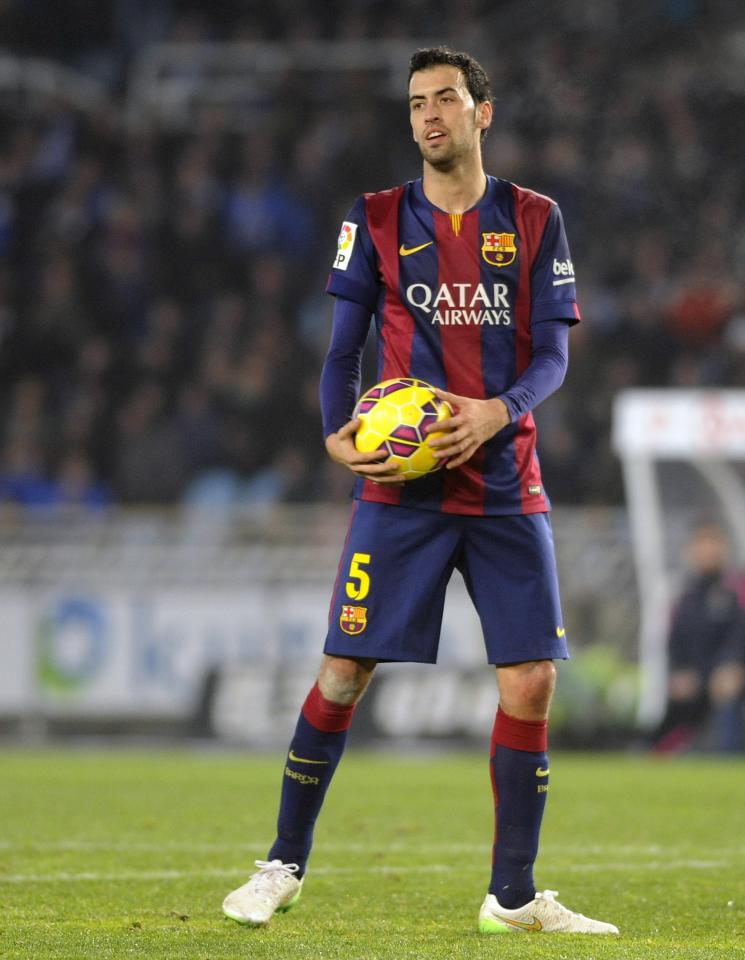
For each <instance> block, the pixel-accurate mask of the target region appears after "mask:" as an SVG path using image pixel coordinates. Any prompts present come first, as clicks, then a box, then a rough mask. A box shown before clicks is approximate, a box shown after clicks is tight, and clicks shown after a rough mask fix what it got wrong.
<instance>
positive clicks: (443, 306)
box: [223, 48, 618, 933]
mask: <svg viewBox="0 0 745 960" xmlns="http://www.w3.org/2000/svg"><path fill="white" fill-rule="evenodd" d="M409 105H410V111H411V126H412V130H413V134H414V140H415V142H416V143H417V145H418V147H419V149H420V151H421V154H422V158H423V161H424V170H423V176H422V178H421V179H420V180H415V181H412V182H409V183H407V184H405V185H404V186H401V187H396V188H394V189H393V190H385V191H383V192H381V193H377V194H366V195H365V196H363V197H361V198H360V199H359V200H358V201H357V203H356V204H355V205H354V207H353V208H352V210H351V212H350V213H349V215H348V218H347V220H345V221H344V223H343V224H342V229H341V233H340V236H339V244H338V251H337V256H336V259H335V261H334V265H333V268H332V271H331V276H330V278H329V283H328V291H329V292H330V293H331V294H333V295H334V296H335V297H336V303H335V308H334V325H333V333H332V339H331V345H330V348H329V352H328V355H327V357H326V362H325V364H324V369H323V375H322V380H321V406H322V412H323V421H324V434H325V436H326V448H327V450H328V453H329V455H330V456H331V457H332V458H333V459H334V460H335V461H337V462H338V463H340V464H342V465H344V466H346V467H348V468H349V469H350V470H351V471H352V472H353V473H355V474H356V475H357V482H356V486H355V502H354V507H353V510H352V519H351V522H350V528H349V533H348V536H347V540H346V542H345V545H344V548H343V551H342V557H341V562H340V566H339V576H338V578H337V583H336V586H335V588H334V594H333V597H332V601H331V608H330V617H329V631H328V635H327V638H326V645H325V648H324V657H323V662H322V664H321V669H320V672H319V675H318V680H317V682H316V684H315V685H314V687H313V689H312V690H311V691H310V693H309V694H308V697H307V699H306V701H305V703H304V704H303V708H302V711H301V714H300V718H299V720H298V724H297V727H296V730H295V735H294V737H293V740H292V743H291V744H290V750H289V753H288V756H287V760H286V763H285V769H284V777H283V783H282V796H281V802H280V810H279V820H278V832H277V838H276V840H275V842H274V844H273V846H272V848H271V849H270V851H269V854H268V858H267V860H266V861H257V866H258V867H259V870H258V872H257V873H255V874H254V875H253V876H252V877H251V878H250V879H249V881H248V882H247V883H246V884H244V885H243V886H242V887H239V888H238V889H237V890H235V891H234V892H233V893H231V894H229V895H228V897H227V898H226V899H225V902H224V904H223V910H224V912H225V913H226V914H227V916H229V917H231V918H233V919H234V920H237V921H239V922H241V923H247V924H254V925H261V924H265V923H267V922H268V921H269V920H270V918H271V917H272V915H273V914H274V913H275V912H277V911H282V910H286V909H288V908H289V907H290V906H292V905H293V904H294V903H295V902H296V900H297V899H298V897H299V895H300V891H301V884H302V877H303V875H304V873H305V869H306V864H307V860H308V857H309V854H310V849H311V843H312V837H313V827H314V824H315V821H316V818H317V816H318V813H319V811H320V808H321V804H322V802H323V798H324V795H325V792H326V789H327V787H328V785H329V783H330V781H331V778H332V776H333V773H334V770H335V769H336V766H337V764H338V763H339V760H340V759H341V754H342V751H343V749H344V742H345V739H346V732H347V729H348V728H349V726H350V724H351V721H352V715H353V713H354V709H355V704H356V703H357V702H358V700H359V699H360V697H361V696H362V694H363V692H364V690H365V688H366V686H367V684H368V682H369V681H370V678H371V677H372V674H373V671H374V668H375V664H376V663H377V662H378V661H381V660H393V661H415V662H420V663H434V662H435V661H436V658H437V646H438V641H439V635H440V624H441V617H442V609H443V603H444V595H445V588H446V585H447V582H448V580H449V579H450V576H451V574H452V571H453V569H454V568H456V567H457V568H458V569H459V570H460V571H461V573H462V574H463V577H464V579H465V582H466V586H467V588H468V591H469V593H470V596H471V598H472V600H473V602H474V605H475V606H476V609H477V611H478V613H479V617H480V620H481V624H482V628H483V631H484V642H485V645H486V650H487V655H488V660H489V662H490V663H492V664H494V665H495V666H496V672H497V682H498V686H499V709H498V711H497V716H496V720H495V723H494V730H493V733H492V739H491V756H490V767H491V778H492V787H493V792H494V806H495V821H496V822H495V839H494V847H493V862H492V873H491V882H490V884H489V891H488V893H487V895H486V898H485V900H484V902H483V905H482V907H481V912H480V915H479V929H480V930H481V932H482V933H502V932H507V931H543V932H571V933H617V932H618V931H617V929H616V927H614V926H613V925H612V924H609V923H602V922H600V921H597V920H591V919H588V918H587V917H584V916H582V915H581V914H577V913H574V912H572V911H571V910H568V909H567V908H566V907H564V906H562V905H561V904H559V903H558V902H557V901H556V899H555V895H554V893H553V892H552V891H549V890H547V891H544V892H542V893H539V892H537V891H536V888H535V885H534V882H533V863H534V862H535V859H536V855H537V852H538V838H539V832H540V825H541V819H542V816H543V808H544V805H545V801H546V794H547V788H548V772H549V767H548V758H547V755H546V749H547V734H546V727H547V717H548V711H549V704H550V701H551V696H552V693H553V689H554V682H555V667H554V664H553V661H554V659H557V658H565V657H566V656H567V648H566V640H565V636H564V627H563V625H562V618H561V609H560V604H559V590H558V582H557V576H556V564H555V558H554V549H553V539H552V534H551V527H550V523H549V518H548V510H549V508H550V505H549V501H548V498H547V496H546V494H545V492H544V489H543V485H542V483H541V476H540V469H539V465H538V460H537V457H536V452H535V442H536V430H535V424H534V421H533V416H532V414H531V410H532V409H533V408H534V407H535V406H536V405H537V404H538V403H540V402H541V400H543V399H545V398H546V397H547V396H548V395H549V394H550V393H552V392H553V391H554V390H556V389H557V388H558V387H559V386H560V385H561V383H562V381H563V379H564V374H565V371H566V366H567V344H568V332H569V327H570V326H571V325H572V324H574V323H576V322H577V321H578V320H579V311H578V309H577V305H576V301H575V296H576V295H575V287H574V269H573V266H572V261H571V259H570V255H569V249H568V246H567V242H566V237H565V234H564V228H563V224H562V220H561V215H560V213H559V209H558V207H557V206H556V204H555V203H554V202H553V201H552V200H549V199H548V198H547V197H543V196H540V195H539V194H536V193H533V192H532V191H530V190H525V189H523V188H521V187H517V186H515V185H514V184H512V183H509V182H507V181H505V180H499V179H497V178H494V177H491V176H487V175H486V174H485V173H484V169H483V166H482V160H481V140H482V139H483V137H484V136H485V134H486V131H487V130H488V128H489V126H490V124H491V122H492V100H491V95H490V91H489V81H488V78H487V76H486V74H485V72H484V70H483V69H482V67H481V66H480V65H479V64H478V63H477V62H476V61H475V60H474V59H473V58H472V57H470V56H468V55H467V54H464V53H454V52H452V51H449V50H447V49H445V48H434V49H430V50H420V51H418V52H417V53H415V54H414V56H413V57H412V59H411V63H410V71H409ZM371 316H374V317H375V324H376V328H377V333H378V374H379V377H378V379H379V380H387V379H392V378H396V377H415V378H419V379H422V380H426V381H429V382H430V383H432V384H434V385H435V386H437V387H438V391H437V392H438V396H440V398H442V399H444V400H447V401H449V402H450V404H451V405H452V407H453V408H454V410H455V416H454V417H452V419H450V420H449V421H448V422H447V425H446V428H445V429H447V431H448V432H447V434H446V435H445V436H444V437H442V438H441V439H440V440H438V441H433V446H436V449H437V454H438V456H439V457H441V458H442V459H443V460H444V461H445V467H444V469H443V470H441V471H439V472H437V473H434V474H432V475H430V476H428V477H425V478H423V479H420V480H416V481H413V482H411V483H407V484H405V485H404V484H403V483H402V481H401V477H400V476H397V470H396V467H395V465H394V464H390V463H387V462H385V459H384V458H385V457H386V454H385V453H381V452H376V453H368V454H361V453H358V452H357V450H356V448H355V446H354V433H355V430H356V428H357V427H358V425H359V424H358V422H357V421H354V420H351V421H350V417H351V415H352V411H353V409H354V404H355V401H356V399H357V396H358V393H359V387H360V383H359V380H360V358H361V355H362V350H363V347H364V344H365V341H366V338H367V333H368V328H369V324H370V318H371ZM437 429H438V430H441V429H443V426H442V425H438V426H437ZM352 603H353V604H354V606H353V607H352V606H351V604H352ZM350 609H351V610H353V611H355V612H354V616H353V617H352V616H351V614H350ZM360 610H362V611H363V613H360ZM355 618H356V619H355Z"/></svg>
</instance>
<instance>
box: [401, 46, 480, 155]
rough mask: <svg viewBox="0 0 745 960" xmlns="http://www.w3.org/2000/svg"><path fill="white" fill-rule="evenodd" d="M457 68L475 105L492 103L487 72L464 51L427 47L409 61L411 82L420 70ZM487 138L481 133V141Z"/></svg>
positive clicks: (418, 51)
mask: <svg viewBox="0 0 745 960" xmlns="http://www.w3.org/2000/svg"><path fill="white" fill-rule="evenodd" d="M442 66H445V67H456V68H457V69H458V70H460V71H461V73H462V74H463V76H464V78H465V81H466V87H467V89H468V92H469V93H470V94H471V96H472V97H473V99H474V102H475V103H485V102H487V103H492V102H493V100H494V98H493V97H492V92H491V87H490V85H489V77H488V76H487V74H486V70H484V68H483V67H482V66H481V64H480V63H479V62H478V60H475V59H474V58H473V57H472V56H471V55H470V54H469V53H464V52H463V51H462V50H450V49H449V47H427V48H425V49H422V50H417V51H416V52H415V53H413V54H412V57H411V60H410V61H409V80H411V78H412V76H413V74H415V73H417V72H418V71H419V70H427V69H428V68H429V67H442ZM485 136H486V130H482V131H481V139H482V140H483V139H484V137H485Z"/></svg>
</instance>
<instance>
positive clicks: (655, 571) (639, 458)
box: [612, 389, 745, 727]
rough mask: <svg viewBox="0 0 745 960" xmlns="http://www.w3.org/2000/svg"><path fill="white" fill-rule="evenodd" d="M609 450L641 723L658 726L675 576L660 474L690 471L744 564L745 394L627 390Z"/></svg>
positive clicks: (616, 411) (617, 404) (619, 401)
mask: <svg viewBox="0 0 745 960" xmlns="http://www.w3.org/2000/svg"><path fill="white" fill-rule="evenodd" d="M612 443H613V448H614V450H615V452H616V453H617V454H618V456H619V457H620V460H621V465H622V469H623V478H624V487H625V491H626V500H627V506H628V512H629V525H630V532H631V542H632V552H633V557H634V566H635V569H636V578H637V583H638V590H639V604H640V609H639V670H640V684H641V686H640V691H639V711H638V721H639V723H640V725H642V726H644V727H651V726H653V725H654V724H655V723H656V722H657V721H658V720H659V719H660V718H661V717H662V714H663V712H664V709H665V703H666V696H667V694H666V688H667V631H668V623H669V615H670V607H671V604H672V602H673V595H672V582H673V577H672V573H673V571H672V569H671V565H670V564H669V563H668V561H667V549H666V546H667V545H666V540H667V536H668V533H669V530H668V522H667V520H666V516H665V510H664V504H663V490H662V488H661V484H660V479H659V467H660V465H661V464H662V463H664V462H665V461H670V462H675V461H677V462H682V463H688V464H690V465H691V466H692V467H694V468H695V470H696V471H697V473H698V474H699V476H700V477H701V478H702V479H703V480H704V481H705V483H706V485H707V487H708V491H709V497H710V503H712V507H714V505H715V506H716V509H717V511H718V512H719V515H720V516H721V518H722V522H723V525H724V526H726V527H727V529H728V530H729V533H730V536H731V539H732V544H733V549H734V552H735V558H736V560H737V562H738V564H745V483H744V482H743V476H742V474H741V472H740V471H739V470H738V468H737V464H738V463H740V462H742V461H745V390H707V389H697V390H693V389H692V390H685V389H656V390H651V389H650V390H643V389H633V390H623V391H621V392H620V393H619V394H617V396H616V398H615V401H614V407H613V422H612Z"/></svg>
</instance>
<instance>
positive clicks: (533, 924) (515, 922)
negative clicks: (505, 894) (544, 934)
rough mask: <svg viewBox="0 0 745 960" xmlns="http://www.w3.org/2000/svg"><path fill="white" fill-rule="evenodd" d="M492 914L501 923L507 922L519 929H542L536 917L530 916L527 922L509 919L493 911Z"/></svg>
mask: <svg viewBox="0 0 745 960" xmlns="http://www.w3.org/2000/svg"><path fill="white" fill-rule="evenodd" d="M494 916H495V917H496V918H497V920H500V921H501V922H502V923H506V924H509V926H511V927H519V928H520V929H521V930H535V931H536V932H537V931H538V930H542V929H543V924H542V923H541V921H540V920H539V919H538V917H531V918H530V922H529V923H528V922H527V921H523V920H510V918H509V917H502V916H500V915H499V914H498V913H495V914H494Z"/></svg>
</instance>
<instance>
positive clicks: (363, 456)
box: [347, 450, 388, 466]
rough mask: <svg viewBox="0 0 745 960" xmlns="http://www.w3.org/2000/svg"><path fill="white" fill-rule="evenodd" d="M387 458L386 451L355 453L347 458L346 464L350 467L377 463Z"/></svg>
mask: <svg viewBox="0 0 745 960" xmlns="http://www.w3.org/2000/svg"><path fill="white" fill-rule="evenodd" d="M387 457H388V451H387V450H371V451H370V452H369V453H355V454H354V455H353V456H351V457H350V458H349V460H348V461H347V463H348V465H350V466H352V465H354V464H361V463H378V461H380V460H383V459H385V458H387Z"/></svg>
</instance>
